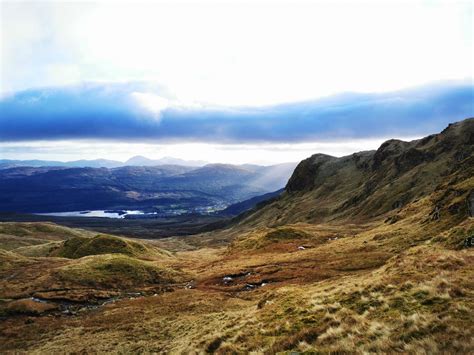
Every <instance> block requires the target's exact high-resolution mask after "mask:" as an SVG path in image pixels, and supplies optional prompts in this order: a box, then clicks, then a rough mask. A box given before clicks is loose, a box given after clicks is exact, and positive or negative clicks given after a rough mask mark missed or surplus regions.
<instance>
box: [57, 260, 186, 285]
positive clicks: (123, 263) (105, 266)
mask: <svg viewBox="0 0 474 355" xmlns="http://www.w3.org/2000/svg"><path fill="white" fill-rule="evenodd" d="M56 275H57V277H58V278H59V279H60V280H61V281H63V282H68V283H73V284H80V285H83V286H91V287H95V288H101V287H102V288H115V289H123V288H128V287H133V286H144V285H152V284H158V285H166V284H171V283H176V282H180V281H183V280H184V278H183V274H182V273H180V272H178V271H175V270H172V269H169V268H167V267H164V266H158V265H156V264H154V263H152V262H149V261H143V260H139V259H135V258H132V257H129V256H126V255H120V254H119V255H116V254H107V255H94V256H87V257H84V258H82V259H81V260H78V261H77V262H75V263H74V264H71V265H67V266H63V267H61V268H60V269H58V270H57V271H56Z"/></svg>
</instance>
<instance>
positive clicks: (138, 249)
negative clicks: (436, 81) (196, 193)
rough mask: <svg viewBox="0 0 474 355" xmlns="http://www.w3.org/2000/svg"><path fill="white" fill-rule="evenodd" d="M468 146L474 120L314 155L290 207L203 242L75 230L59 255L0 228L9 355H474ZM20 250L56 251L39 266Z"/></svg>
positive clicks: (2, 338)
mask: <svg viewBox="0 0 474 355" xmlns="http://www.w3.org/2000/svg"><path fill="white" fill-rule="evenodd" d="M473 143H474V119H468V120H464V121H461V122H458V123H455V124H452V125H450V126H449V127H448V128H446V129H445V130H444V131H443V132H441V133H439V134H436V135H432V136H429V137H426V138H423V139H421V140H417V141H413V142H401V141H394V140H390V141H388V142H386V143H384V144H383V145H382V146H381V147H380V148H379V149H378V150H377V151H373V152H362V153H356V154H353V155H351V156H348V157H342V158H335V157H330V156H324V155H314V156H312V157H310V158H308V159H306V160H304V161H302V162H301V163H300V164H299V165H298V167H297V169H296V170H295V172H294V174H293V175H292V177H291V178H290V180H289V182H288V184H287V186H286V188H285V191H284V192H283V194H281V195H279V196H277V197H275V198H274V199H270V200H268V201H266V202H263V203H262V204H259V205H258V206H257V207H256V208H255V209H254V210H252V211H251V212H248V213H246V214H244V215H241V216H240V217H239V218H237V219H235V220H234V223H233V224H232V225H230V226H227V228H226V229H222V230H215V231H211V232H207V233H202V234H200V235H194V236H186V237H170V238H165V239H160V240H155V241H151V240H148V241H144V240H136V241H131V240H128V239H127V240H126V239H120V238H117V237H114V236H103V235H99V236H97V235H84V233H85V232H84V231H76V232H74V231H73V230H70V229H65V230H64V231H63V233H64V238H63V239H61V238H60V237H58V236H57V237H55V238H56V239H55V240H54V241H53V242H54V243H55V244H54V245H55V248H50V247H49V245H50V244H49V243H51V240H49V239H46V238H44V234H45V232H44V230H43V229H42V228H44V226H41V225H38V226H37V225H36V224H35V223H32V224H28V225H24V224H15V225H2V224H0V228H1V227H3V229H0V230H3V231H4V232H2V233H5V234H8V235H9V236H10V237H11V238H13V239H15V240H17V242H16V244H15V245H12V244H10V246H9V247H8V248H5V247H3V246H2V244H0V258H1V261H2V262H1V264H0V265H2V267H1V268H0V276H1V277H2V279H1V282H0V286H1V287H0V289H1V290H3V291H2V294H1V295H0V297H1V298H2V299H1V300H0V306H1V307H0V310H1V311H2V312H3V316H4V318H3V319H4V320H3V323H0V348H1V349H2V350H6V351H12V352H18V351H20V352H29V351H35V352H39V353H57V352H64V351H66V352H67V351H74V352H85V353H89V352H99V353H102V352H107V353H137V352H141V353H216V354H240V353H258V354H260V353H264V354H281V353H283V354H286V353H293V352H297V353H304V352H307V353H351V354H352V353H356V354H366V353H407V354H437V353H440V354H445V353H449V354H454V353H455V354H470V353H472V348H473V346H474V338H473V336H472V334H473V332H474V322H473V319H474V312H473V309H474V281H473V280H474V242H473V240H474V239H473V238H474V217H473V210H474V208H473V207H474V205H473V203H474V201H473V200H474V196H473V195H474V194H473V191H474V178H473V177H474V171H473V167H474V160H473V154H472V153H473V147H474V144H473ZM211 168H212V167H211ZM248 169H250V168H247V170H248ZM48 228H52V229H53V230H54V231H55V233H59V231H60V229H55V227H54V225H48ZM22 238H26V239H25V243H32V246H31V247H28V246H27V247H26V248H33V247H34V248H38V245H36V244H35V245H33V243H35V242H28V241H31V240H33V241H34V240H37V239H42V238H43V239H44V241H43V243H44V245H46V246H48V247H45V248H42V249H41V252H40V251H38V252H37V253H36V254H34V255H33V254H32V253H31V251H30V252H25V250H24V247H22V246H21V245H22V244H21V243H20V242H18V241H22ZM0 242H1V240H0ZM41 245H43V244H41ZM1 248H3V249H1ZM20 252H22V253H20ZM64 300H66V301H67V302H64ZM72 301H73V302H75V303H74V305H75V306H74V307H71V306H70V304H71V302H72ZM58 309H59V311H58ZM63 312H66V313H63ZM39 330H41V331H39Z"/></svg>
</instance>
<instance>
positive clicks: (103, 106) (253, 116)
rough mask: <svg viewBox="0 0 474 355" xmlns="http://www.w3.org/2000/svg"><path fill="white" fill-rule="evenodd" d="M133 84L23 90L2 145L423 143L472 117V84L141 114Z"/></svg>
mask: <svg viewBox="0 0 474 355" xmlns="http://www.w3.org/2000/svg"><path fill="white" fill-rule="evenodd" d="M141 89H142V88H141V87H140V85H139V84H133V85H132V84H113V85H98V84H94V85H82V86H77V87H67V88H51V89H42V90H29V91H24V92H21V93H17V94H15V95H12V96H8V97H5V98H3V99H2V100H1V101H0V115H1V116H0V141H4V142H5V141H25V140H57V139H86V138H88V139H111V140H130V141H132V140H133V141H140V140H142V141H166V140H169V141H203V142H212V143H225V142H232V143H237V142H238V143H248V142H304V141H312V140H316V139H317V140H333V139H340V138H369V137H391V136H414V135H424V134H427V133H432V132H436V131H439V130H440V129H442V128H444V127H445V126H446V125H447V124H448V123H450V122H453V121H457V120H461V119H464V118H467V117H472V116H474V112H473V102H474V100H473V93H474V91H473V89H474V86H473V84H472V82H461V83H459V82H458V83H444V84H436V85H429V86H424V87H418V88H413V89H407V90H402V91H397V92H390V93H382V94H353V93H347V94H340V95H335V96H331V97H327V98H322V99H318V100H314V101H306V102H299V103H292V104H284V105H276V106H267V107H261V108H252V107H241V108H233V109H227V108H217V107H214V108H206V109H195V108H194V109H191V108H168V109H166V110H164V111H162V112H161V114H160V115H159V117H157V115H156V114H153V113H151V112H147V111H146V110H142V109H140V107H139V106H138V105H137V102H136V101H135V100H134V99H133V97H132V96H131V95H130V93H131V92H133V91H141Z"/></svg>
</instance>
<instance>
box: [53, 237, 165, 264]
mask: <svg viewBox="0 0 474 355" xmlns="http://www.w3.org/2000/svg"><path fill="white" fill-rule="evenodd" d="M101 254H124V255H128V256H133V257H151V256H154V255H156V254H161V255H166V254H165V252H164V251H161V250H158V249H156V248H152V247H148V246H146V245H144V244H142V243H139V242H135V241H131V240H125V239H122V238H118V237H114V236H110V235H103V234H99V235H97V236H95V237H93V238H85V237H74V238H71V239H68V240H66V241H64V243H63V245H62V246H61V247H60V248H58V249H57V250H54V251H53V252H52V254H51V256H60V257H63V258H69V259H78V258H82V257H84V256H89V255H101Z"/></svg>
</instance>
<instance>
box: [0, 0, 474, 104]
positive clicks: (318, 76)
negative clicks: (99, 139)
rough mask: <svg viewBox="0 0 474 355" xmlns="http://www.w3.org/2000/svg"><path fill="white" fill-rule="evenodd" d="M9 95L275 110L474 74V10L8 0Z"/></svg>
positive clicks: (414, 4) (466, 6) (341, 0)
mask: <svg viewBox="0 0 474 355" xmlns="http://www.w3.org/2000/svg"><path fill="white" fill-rule="evenodd" d="M0 6H1V7H2V11H0V16H1V32H2V35H1V36H2V39H1V43H2V65H1V68H0V70H1V75H0V77H1V78H2V80H1V81H0V91H13V92H16V91H20V90H25V89H32V88H38V87H46V86H59V85H70V84H79V83H82V82H88V81H96V80H100V81H116V80H123V81H134V80H147V81H148V80H156V81H158V82H160V83H162V84H163V85H165V86H166V87H168V88H169V89H170V90H172V91H173V92H174V93H175V96H176V97H177V98H178V99H179V100H181V101H185V102H189V101H199V102H206V103H212V104H218V105H236V106H239V105H269V104H275V103H282V102H292V101H300V100H307V99H311V98H314V97H320V96H323V95H329V94H334V93H337V92H340V91H342V90H351V91H372V92H373V91H389V90H395V89H397V88H402V87H409V86H414V85H419V84H422V83H427V82H430V81H432V80H451V79H459V78H467V77H472V76H473V67H472V63H473V61H474V58H473V46H472V2H471V1H438V0H437V1H426V0H412V1H396V0H389V1H356V0H353V1H347V0H331V1H329V0H318V1H305V0H302V1H297V0H291V1H290V0H284V1H278V2H275V1H268V0H263V1H262V0H253V1H246V0H241V1H225V3H223V2H221V1H219V2H217V1H209V0H195V1H182V0H175V1H171V0H159V1H140V2H136V1H135V2H134V1H128V2H123V1H120V2H117V1H108V0H105V1H100V0H97V1H95V0H94V1H80V2H72V1H54V0H50V1H36V2H34V1H28V2H25V1H2V2H1V4H0Z"/></svg>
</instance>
